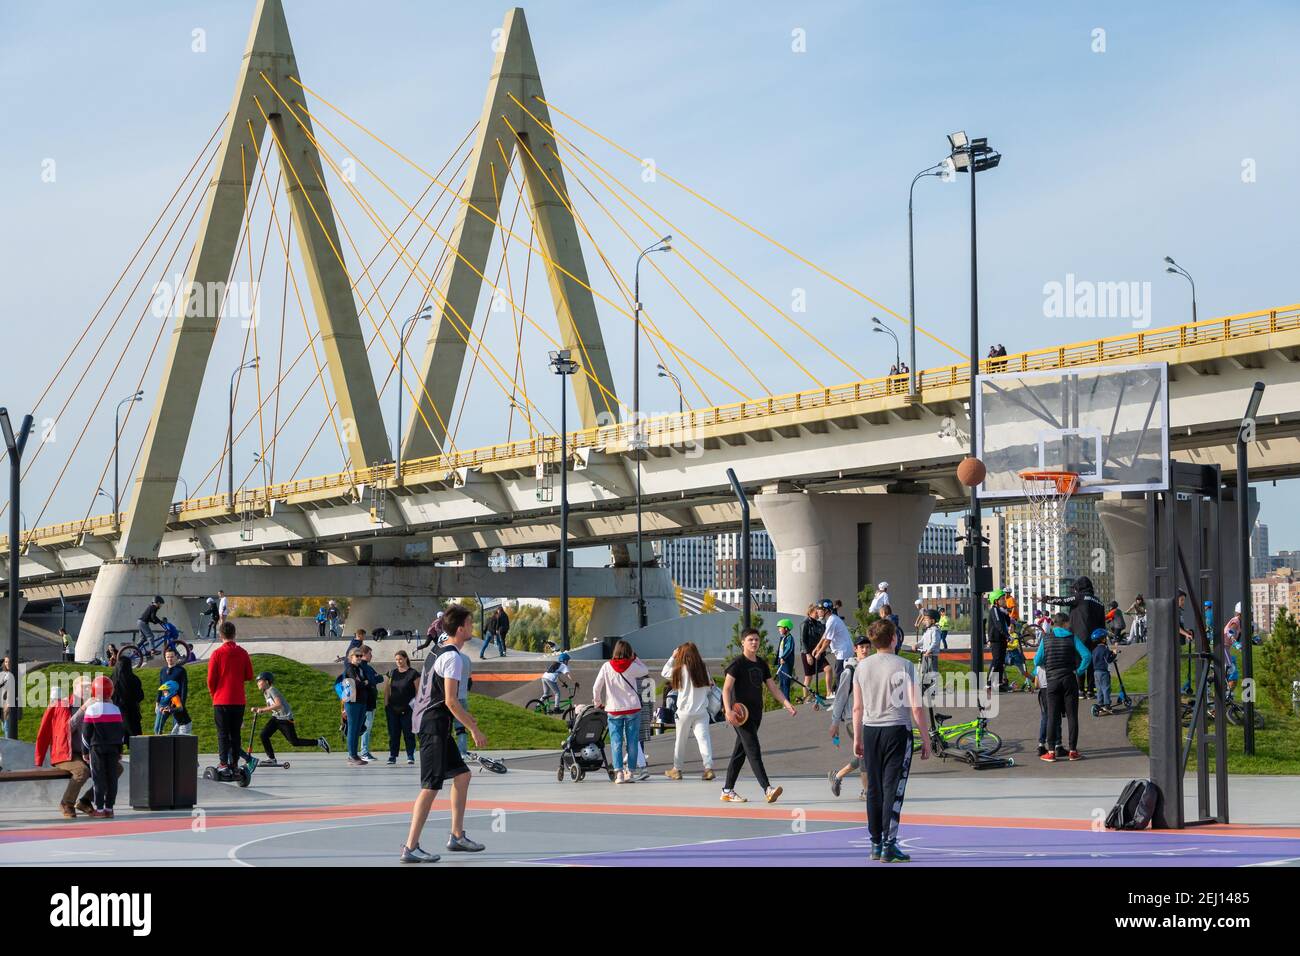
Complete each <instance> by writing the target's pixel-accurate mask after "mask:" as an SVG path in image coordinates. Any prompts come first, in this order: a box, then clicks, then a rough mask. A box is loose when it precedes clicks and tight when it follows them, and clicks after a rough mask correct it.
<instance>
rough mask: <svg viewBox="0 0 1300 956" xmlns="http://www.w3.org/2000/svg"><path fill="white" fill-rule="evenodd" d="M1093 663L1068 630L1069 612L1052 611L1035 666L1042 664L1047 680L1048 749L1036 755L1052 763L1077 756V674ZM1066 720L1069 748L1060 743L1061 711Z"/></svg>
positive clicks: (1035, 658)
mask: <svg viewBox="0 0 1300 956" xmlns="http://www.w3.org/2000/svg"><path fill="white" fill-rule="evenodd" d="M1091 666H1092V652H1091V651H1090V650H1089V649H1088V645H1087V644H1085V643H1084V642H1083V641H1081V640H1079V638H1078V637H1076V636H1075V634H1074V632H1073V631H1071V630H1070V615H1068V614H1061V613H1057V614H1054V615H1052V630H1051V633H1050V634H1047V635H1045V636H1044V637H1043V639H1042V641H1040V642H1039V644H1038V653H1037V654H1035V655H1034V667H1035V668H1039V667H1041V668H1043V672H1044V678H1045V680H1046V683H1047V733H1048V740H1047V751H1046V752H1045V753H1044V754H1043V755H1042V756H1041V757H1039V758H1038V759H1040V760H1042V761H1044V762H1046V763H1054V762H1055V761H1056V760H1057V759H1058V758H1068V759H1070V760H1078V759H1079V758H1080V757H1081V756H1083V755H1082V754H1080V753H1079V678H1080V677H1082V676H1083V675H1084V673H1086V672H1087V670H1088V668H1089V667H1091ZM1063 712H1064V714H1065V719H1066V721H1067V722H1068V724H1069V739H1070V749H1069V750H1065V749H1064V748H1063V747H1062V746H1061V714H1062V713H1063Z"/></svg>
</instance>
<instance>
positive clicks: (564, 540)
mask: <svg viewBox="0 0 1300 956" xmlns="http://www.w3.org/2000/svg"><path fill="white" fill-rule="evenodd" d="M550 355H551V371H552V372H554V373H555V374H556V375H558V376H559V377H560V647H561V649H563V650H566V651H567V650H568V649H569V420H568V414H567V413H568V408H569V386H568V383H567V382H565V379H566V378H568V377H569V376H570V375H572V374H573V373H574V372H576V371H578V363H577V362H575V361H573V359H572V358H571V357H570V352H569V350H568V349H562V350H561V351H559V352H552V353H550Z"/></svg>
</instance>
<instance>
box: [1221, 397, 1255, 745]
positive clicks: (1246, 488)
mask: <svg viewBox="0 0 1300 956" xmlns="http://www.w3.org/2000/svg"><path fill="white" fill-rule="evenodd" d="M1263 399H1264V383H1263V382H1256V383H1255V387H1254V388H1253V389H1251V392H1250V400H1249V401H1248V402H1247V403H1246V414H1245V415H1243V416H1242V419H1241V427H1240V428H1238V429H1237V534H1238V547H1239V549H1240V550H1239V551H1238V555H1237V558H1238V560H1239V561H1240V562H1241V567H1240V568H1238V583H1239V584H1240V587H1241V676H1242V677H1243V678H1244V680H1245V681H1246V686H1248V687H1249V686H1251V684H1252V683H1253V681H1254V678H1255V664H1254V659H1253V656H1252V654H1251V651H1252V650H1253V649H1254V647H1255V625H1254V617H1253V614H1252V612H1253V608H1252V607H1251V601H1250V531H1251V528H1250V457H1249V452H1250V444H1249V442H1250V441H1251V440H1253V439H1254V438H1255V428H1256V425H1255V416H1256V415H1257V414H1258V413H1259V403H1260V402H1261V401H1263ZM1220 651H1221V654H1220V656H1219V658H1218V661H1217V662H1218V663H1223V662H1224V660H1225V659H1224V657H1223V656H1222V655H1224V654H1229V653H1231V652H1230V651H1229V650H1228V648H1226V647H1223V646H1222V642H1220ZM1243 696H1244V698H1245V702H1246V725H1245V734H1246V739H1245V752H1246V755H1247V756H1253V755H1254V753H1255V695H1254V694H1246V695H1243Z"/></svg>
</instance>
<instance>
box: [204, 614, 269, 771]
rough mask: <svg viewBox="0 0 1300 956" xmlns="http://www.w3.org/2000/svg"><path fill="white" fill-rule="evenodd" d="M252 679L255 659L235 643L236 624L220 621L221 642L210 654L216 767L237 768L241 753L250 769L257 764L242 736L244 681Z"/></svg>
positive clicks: (209, 677)
mask: <svg viewBox="0 0 1300 956" xmlns="http://www.w3.org/2000/svg"><path fill="white" fill-rule="evenodd" d="M252 679H253V660H252V658H250V657H249V656H248V651H246V650H244V649H243V648H242V647H240V646H239V645H238V644H236V643H235V624H234V622H233V621H225V622H224V623H222V625H221V644H220V645H219V646H218V647H217V648H216V650H214V651H213V652H212V656H211V657H209V658H208V693H210V694H211V695H212V717H213V720H214V721H215V722H216V725H217V763H218V766H217V769H218V770H219V771H220V770H230V771H233V770H235V769H236V768H237V767H238V765H239V758H240V757H241V756H242V757H243V758H244V759H245V760H247V761H248V763H249V765H250V766H249V769H250V770H251V769H252V768H253V767H255V766H256V765H257V762H256V759H255V758H254V757H253V755H252V754H246V753H244V750H243V748H242V747H241V746H240V745H239V739H240V737H241V736H242V734H243V731H244V706H245V704H247V702H248V701H247V699H246V698H245V697H244V684H246V683H247V682H248V681H251V680H252Z"/></svg>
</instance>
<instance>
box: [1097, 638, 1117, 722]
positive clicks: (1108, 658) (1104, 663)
mask: <svg viewBox="0 0 1300 956" xmlns="http://www.w3.org/2000/svg"><path fill="white" fill-rule="evenodd" d="M1092 641H1093V643H1094V644H1095V645H1096V646H1095V647H1094V648H1093V649H1092V675H1093V678H1094V679H1095V680H1096V683H1097V713H1098V714H1110V713H1111V709H1110V665H1111V664H1113V663H1114V662H1115V652H1114V651H1112V650H1111V649H1110V642H1109V641H1108V640H1107V634H1106V631H1105V629H1104V628H1100V627H1099V628H1097V630H1095V631H1093V632H1092Z"/></svg>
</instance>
